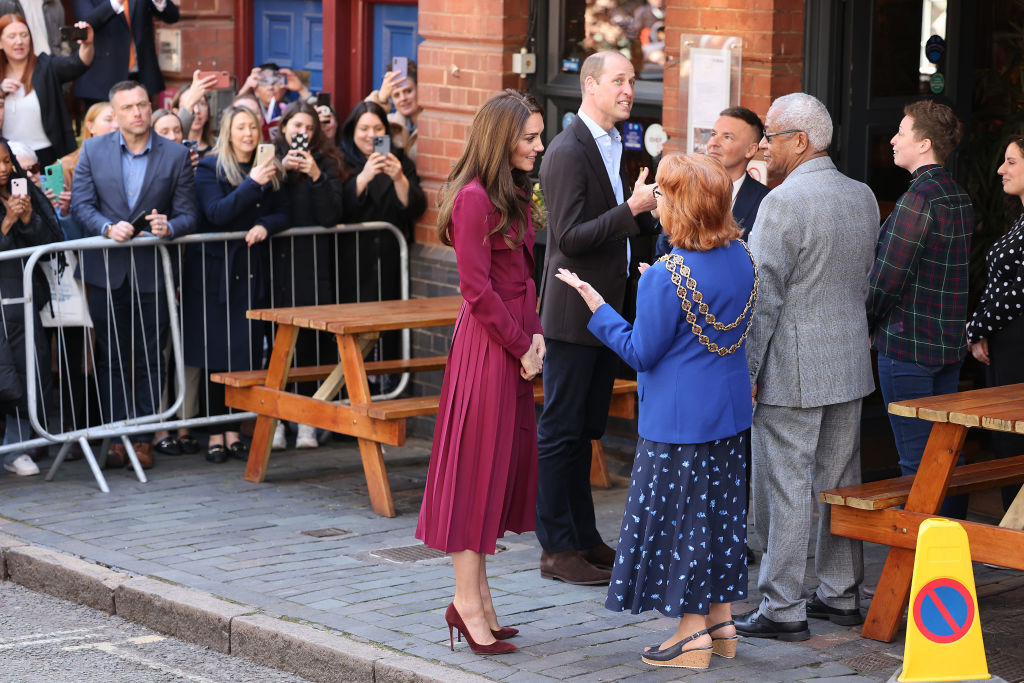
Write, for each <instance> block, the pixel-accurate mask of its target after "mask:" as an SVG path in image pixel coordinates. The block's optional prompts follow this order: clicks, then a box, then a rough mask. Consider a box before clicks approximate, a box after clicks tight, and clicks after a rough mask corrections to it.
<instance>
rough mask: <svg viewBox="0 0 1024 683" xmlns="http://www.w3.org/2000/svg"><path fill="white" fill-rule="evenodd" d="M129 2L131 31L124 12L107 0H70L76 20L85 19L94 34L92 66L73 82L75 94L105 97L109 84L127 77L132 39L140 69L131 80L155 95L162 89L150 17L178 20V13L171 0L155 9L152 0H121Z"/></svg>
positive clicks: (162, 81)
mask: <svg viewBox="0 0 1024 683" xmlns="http://www.w3.org/2000/svg"><path fill="white" fill-rule="evenodd" d="M124 1H125V2H127V3H129V5H128V14H129V16H130V17H131V20H132V26H131V31H129V30H128V22H127V21H125V20H124V14H123V13H122V14H118V13H117V12H115V11H114V8H113V7H111V5H110V0H73V2H72V3H71V5H72V7H73V8H74V11H75V16H76V17H77V18H78V20H79V21H86V22H88V23H89V25H90V26H92V28H93V31H94V32H95V34H96V59H95V60H94V61H93V63H92V69H90V70H89V73H88V74H86V75H85V76H84V77H82V78H80V79H78V82H77V83H75V95H76V96H78V97H81V98H84V99H87V100H100V101H103V100H106V99H107V95H108V92H109V91H110V86H112V85H114V84H115V83H117V82H119V81H123V80H126V79H127V78H128V55H129V50H130V46H131V42H132V38H134V39H135V41H134V42H135V57H136V64H137V65H138V68H139V73H138V76H135V77H134V79H135V80H137V81H139V82H140V83H142V85H144V86H145V87H146V90H147V91H148V92H149V94H150V95H151V96H152V95H156V94H157V93H158V92H160V91H161V90H163V89H164V76H163V74H162V73H161V72H160V64H159V63H158V62H157V58H156V40H155V38H154V32H153V17H156V18H157V19H159V20H160V21H162V22H164V23H165V24H173V23H175V22H176V21H178V18H179V17H180V12H179V11H178V6H177V5H176V4H174V2H173V1H172V0H167V4H166V5H165V6H164V10H163V11H162V12H158V11H157V10H156V8H155V7H154V6H153V3H152V1H151V0H124Z"/></svg>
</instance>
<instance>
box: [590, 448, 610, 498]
mask: <svg viewBox="0 0 1024 683" xmlns="http://www.w3.org/2000/svg"><path fill="white" fill-rule="evenodd" d="M590 485H591V486H596V487H597V488H599V489H610V488H611V487H612V480H611V477H609V476H608V462H607V461H606V460H605V459H604V446H602V445H601V440H600V439H594V440H593V441H591V442H590Z"/></svg>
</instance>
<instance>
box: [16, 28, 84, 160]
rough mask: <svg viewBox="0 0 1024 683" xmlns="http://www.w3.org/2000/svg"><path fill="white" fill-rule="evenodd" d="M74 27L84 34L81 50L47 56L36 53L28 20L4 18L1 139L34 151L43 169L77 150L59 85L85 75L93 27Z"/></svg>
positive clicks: (79, 42) (80, 42)
mask: <svg viewBox="0 0 1024 683" xmlns="http://www.w3.org/2000/svg"><path fill="white" fill-rule="evenodd" d="M75 26H76V27H77V28H84V29H85V30H86V37H85V40H79V41H78V51H77V52H73V53H71V54H70V55H68V56H67V57H55V56H53V55H50V54H48V53H46V52H42V53H40V54H38V55H36V53H35V50H34V49H33V47H32V35H31V34H30V33H29V30H28V24H27V23H26V21H25V18H24V17H22V16H20V15H18V14H5V15H3V16H2V17H0V75H2V77H3V80H2V81H0V90H2V91H3V95H4V108H5V110H6V115H5V116H4V124H3V135H4V137H5V138H8V139H9V140H17V141H18V142H23V143H25V144H26V145H28V146H29V147H31V148H32V149H33V150H35V153H36V156H37V157H38V158H39V164H40V166H44V167H45V166H49V165H50V164H52V163H53V162H54V161H56V160H57V159H58V158H60V157H62V156H64V155H65V154H68V153H70V152H73V151H74V150H75V148H76V147H77V146H78V144H77V143H76V142H75V133H74V131H73V130H72V129H71V116H70V115H69V114H68V108H67V106H66V105H65V104H64V93H63V91H62V90H61V84H62V83H67V82H69V81H73V80H75V79H76V78H78V77H79V76H81V75H82V74H84V73H85V71H86V69H88V68H89V65H90V64H92V58H93V54H94V50H93V44H92V37H93V36H92V27H91V26H89V24H87V23H85V22H84V21H80V22H78V23H77V24H75Z"/></svg>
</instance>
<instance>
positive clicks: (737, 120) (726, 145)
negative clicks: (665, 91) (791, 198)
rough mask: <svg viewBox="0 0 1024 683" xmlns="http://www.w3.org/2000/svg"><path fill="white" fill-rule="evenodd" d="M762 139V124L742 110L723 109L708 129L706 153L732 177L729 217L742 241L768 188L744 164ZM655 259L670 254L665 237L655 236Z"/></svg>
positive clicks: (755, 116)
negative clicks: (709, 133)
mask: <svg viewBox="0 0 1024 683" xmlns="http://www.w3.org/2000/svg"><path fill="white" fill-rule="evenodd" d="M763 136H764V124H763V123H761V119H760V118H759V117H758V115H757V114H755V113H754V112H752V111H750V110H749V109H747V108H746V107H729V108H728V109H723V110H722V112H721V113H720V114H719V115H718V120H717V121H715V127H714V128H712V129H711V138H710V139H709V140H708V149H707V154H708V156H710V157H714V158H716V159H718V160H719V161H721V162H722V165H723V166H725V170H726V171H728V172H729V177H730V178H732V217H733V218H735V219H736V222H737V223H739V225H740V229H741V230H743V239H744V240H746V239H748V238H749V237H750V229H751V228H752V227H754V220H755V219H757V208H758V207H759V206H761V200H762V199H764V197H765V195H766V194H768V187H767V186H765V185H763V184H761V183H759V182H757V181H756V180H754V179H753V178H751V177H750V174H749V173H747V164H748V163H750V160H751V159H753V158H754V155H755V154H757V145H758V143H760V142H761V138H762V137H763ZM655 251H656V254H655V258H658V257H661V256H664V255H665V254H667V253H668V252H670V251H672V247H671V246H670V245H669V243H668V235H665V234H664V233H663V234H662V235H661V236H660V237H658V245H657V247H656V249H655Z"/></svg>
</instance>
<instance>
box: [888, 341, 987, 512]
mask: <svg viewBox="0 0 1024 683" xmlns="http://www.w3.org/2000/svg"><path fill="white" fill-rule="evenodd" d="M962 365H963V361H957V362H956V363H949V364H947V365H922V364H920V363H911V362H908V361H902V360H894V359H892V358H889V357H888V356H886V355H885V354H881V353H880V354H878V386H879V388H880V389H881V390H882V400H883V401H884V402H885V405H889V404H890V403H892V402H894V401H909V400H911V399H915V398H924V397H926V396H941V395H942V394H952V393H954V392H955V391H956V388H957V385H958V384H959V382H960V367H961V366H962ZM889 424H891V425H892V433H893V436H894V437H895V439H896V451H897V452H898V453H899V456H900V474H902V475H903V476H907V475H910V474H916V473H917V468H918V467H919V466H920V465H921V458H922V457H923V456H924V447H925V445H926V444H927V443H928V436H929V435H930V434H931V432H932V423H931V422H928V421H926V420H922V419H920V418H916V417H900V416H899V415H893V414H892V413H889ZM966 462H967V461H966V460H965V459H964V455H963V453H961V454H960V460H959V462H958V463H957V464H960V465H963V464H965V463H966ZM939 514H940V515H943V516H945V517H953V518H956V519H965V518H966V516H967V496H950V497H949V498H946V500H945V501H943V503H942V507H941V508H940V509H939Z"/></svg>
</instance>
